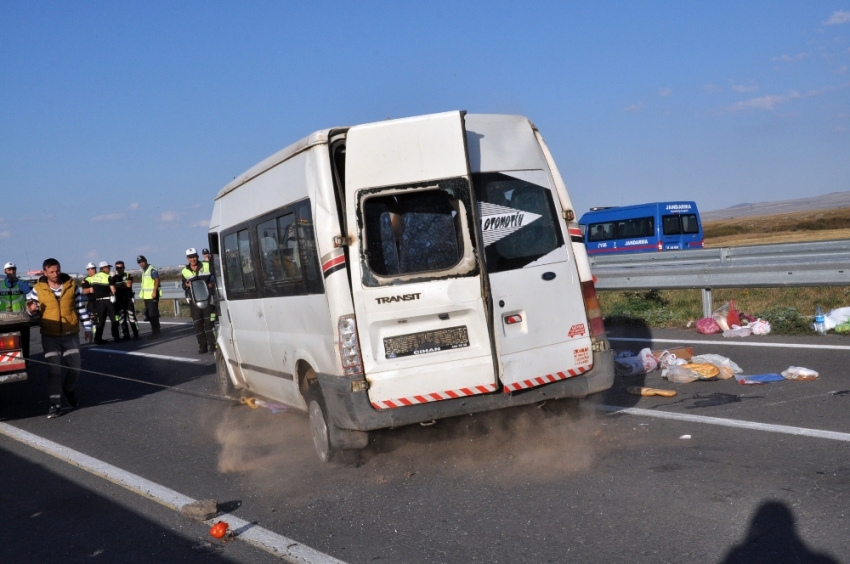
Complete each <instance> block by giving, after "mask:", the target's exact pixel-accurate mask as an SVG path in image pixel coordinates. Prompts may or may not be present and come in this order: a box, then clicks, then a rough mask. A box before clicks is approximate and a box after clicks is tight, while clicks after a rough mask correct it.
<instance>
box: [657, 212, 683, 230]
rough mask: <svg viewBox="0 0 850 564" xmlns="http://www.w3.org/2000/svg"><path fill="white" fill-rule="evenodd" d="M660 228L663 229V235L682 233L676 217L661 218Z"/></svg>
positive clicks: (665, 216) (664, 216) (666, 216)
mask: <svg viewBox="0 0 850 564" xmlns="http://www.w3.org/2000/svg"><path fill="white" fill-rule="evenodd" d="M661 226H662V227H663V229H664V234H665V235H679V234H681V233H682V228H681V226H680V225H679V216H678V215H663V216H661Z"/></svg>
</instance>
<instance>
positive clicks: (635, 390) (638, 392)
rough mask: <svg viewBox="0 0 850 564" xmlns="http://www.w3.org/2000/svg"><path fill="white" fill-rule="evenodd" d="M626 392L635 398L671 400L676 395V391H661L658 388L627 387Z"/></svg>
mask: <svg viewBox="0 0 850 564" xmlns="http://www.w3.org/2000/svg"><path fill="white" fill-rule="evenodd" d="M626 391H627V392H629V393H630V394H633V395H635V396H647V397H648V396H661V397H665V398H672V397H673V396H675V395H676V390H662V389H660V388H645V387H643V386H629V387H628V388H627V389H626Z"/></svg>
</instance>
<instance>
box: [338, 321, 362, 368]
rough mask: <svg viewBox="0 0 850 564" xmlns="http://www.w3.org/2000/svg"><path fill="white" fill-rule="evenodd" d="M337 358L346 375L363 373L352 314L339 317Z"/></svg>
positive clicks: (355, 324) (355, 325)
mask: <svg viewBox="0 0 850 564" xmlns="http://www.w3.org/2000/svg"><path fill="white" fill-rule="evenodd" d="M339 360H340V361H341V362H342V371H343V373H344V374H345V375H346V376H358V375H360V374H363V361H362V360H361V357H360V343H359V342H358V340H357V322H356V321H355V320H354V316H353V315H343V316H342V317H340V318H339Z"/></svg>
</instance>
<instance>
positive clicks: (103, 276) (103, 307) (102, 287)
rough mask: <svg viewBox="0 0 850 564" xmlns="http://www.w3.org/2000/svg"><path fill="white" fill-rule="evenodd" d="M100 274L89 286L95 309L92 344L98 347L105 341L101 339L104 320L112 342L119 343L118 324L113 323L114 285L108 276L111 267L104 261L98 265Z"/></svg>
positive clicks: (104, 325)
mask: <svg viewBox="0 0 850 564" xmlns="http://www.w3.org/2000/svg"><path fill="white" fill-rule="evenodd" d="M98 266H99V267H100V272H98V273H97V274H95V275H94V276H92V280H91V286H92V289H93V290H94V301H95V307H96V308H97V328H96V329H95V333H94V342H95V343H97V344H98V345H103V344H105V343H106V341H105V340H104V339H103V330H104V329H106V320H107V319H108V320H109V326H110V329H111V330H112V340H113V341H115V342H116V343H120V342H121V337H120V336H118V323H116V322H115V307H114V304H115V291H116V288H115V285H114V284H113V283H112V277H111V276H110V275H109V267H110V266H112V265H111V264H109V263H108V262H106V261H102V262H101V263H100V264H99V265H98Z"/></svg>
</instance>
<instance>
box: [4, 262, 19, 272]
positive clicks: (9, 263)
mask: <svg viewBox="0 0 850 564" xmlns="http://www.w3.org/2000/svg"><path fill="white" fill-rule="evenodd" d="M7 268H18V267H17V266H15V263H14V262H7V263H6V266H4V267H3V270H6V269H7Z"/></svg>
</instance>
